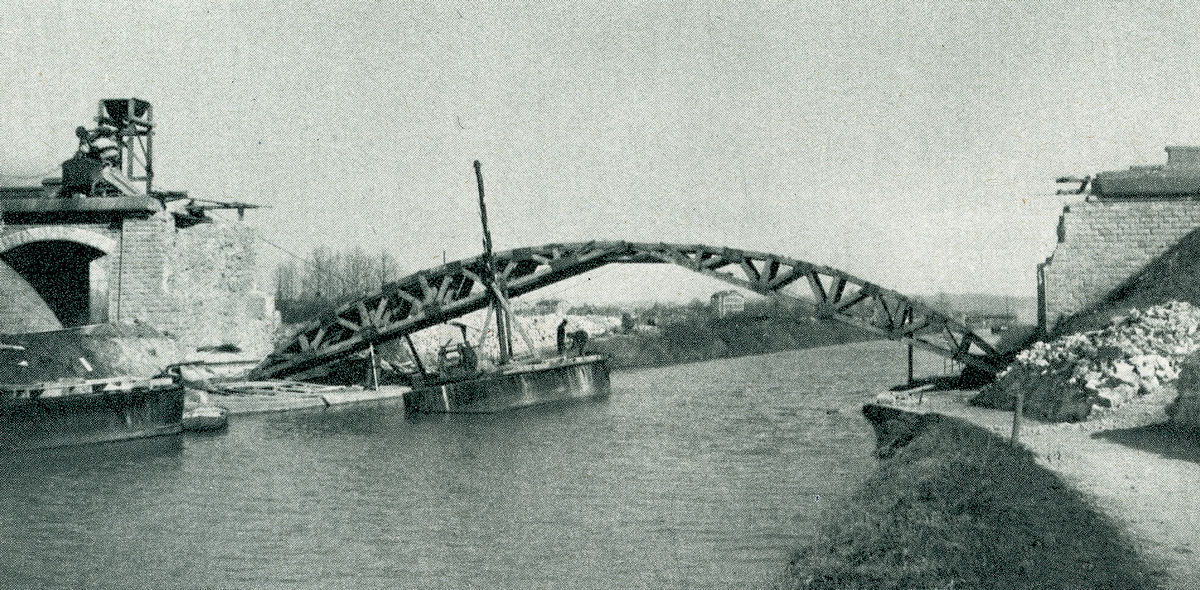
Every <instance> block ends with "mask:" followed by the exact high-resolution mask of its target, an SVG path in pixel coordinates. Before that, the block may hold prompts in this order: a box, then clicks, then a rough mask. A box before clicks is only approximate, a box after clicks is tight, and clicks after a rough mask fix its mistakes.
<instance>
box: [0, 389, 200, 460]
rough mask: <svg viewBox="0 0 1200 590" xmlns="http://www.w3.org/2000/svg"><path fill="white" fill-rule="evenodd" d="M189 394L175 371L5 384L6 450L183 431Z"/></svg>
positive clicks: (1, 413) (1, 433)
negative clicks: (170, 373)
mask: <svg viewBox="0 0 1200 590" xmlns="http://www.w3.org/2000/svg"><path fill="white" fill-rule="evenodd" d="M183 397H184V392H183V386H182V385H181V384H180V383H179V382H178V380H176V379H173V378H171V377H153V378H144V379H135V378H128V377H115V378H107V379H90V380H76V381H69V382H50V383H31V384H21V385H13V384H7V385H0V452H4V451H24V450H31V449H41V448H51V447H63V446H71V445H82V444H91V443H103V442H113V441H120V440H130V439H136V438H147V437H153V436H164V435H171V434H179V433H180V432H181V431H182V426H181V419H182V416H183Z"/></svg>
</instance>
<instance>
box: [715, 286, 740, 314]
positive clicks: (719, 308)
mask: <svg viewBox="0 0 1200 590" xmlns="http://www.w3.org/2000/svg"><path fill="white" fill-rule="evenodd" d="M709 303H710V304H711V305H712V307H713V311H715V312H716V314H717V317H719V318H723V317H725V316H727V315H729V314H731V313H741V312H743V311H745V310H746V298H745V297H743V296H742V294H741V293H738V292H737V291H717V292H716V293H713V294H712V297H710V298H709Z"/></svg>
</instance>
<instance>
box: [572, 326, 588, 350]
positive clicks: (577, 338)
mask: <svg viewBox="0 0 1200 590" xmlns="http://www.w3.org/2000/svg"><path fill="white" fill-rule="evenodd" d="M587 341H588V333H587V332H586V331H584V330H575V331H574V332H571V347H572V348H574V349H575V355H576V356H583V347H585V346H587Z"/></svg>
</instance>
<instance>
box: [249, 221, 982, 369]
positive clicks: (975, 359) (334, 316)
mask: <svg viewBox="0 0 1200 590" xmlns="http://www.w3.org/2000/svg"><path fill="white" fill-rule="evenodd" d="M493 260H494V268H495V269H496V285H497V288H498V289H499V290H501V291H502V292H503V293H504V295H505V296H506V297H509V298H512V297H517V296H520V295H524V294H526V293H529V292H532V291H535V290H537V289H540V288H542V287H545V286H547V285H551V284H553V283H557V282H559V281H562V280H565V279H568V278H571V277H574V276H577V275H580V274H583V273H585V272H588V271H590V270H594V269H596V268H599V267H601V266H605V265H607V264H616V263H633V264H638V263H649V264H675V265H678V266H681V267H683V268H687V269H689V270H692V271H695V272H698V273H700V274H704V275H707V276H710V277H713V278H715V279H718V280H721V281H724V282H726V283H730V284H733V285H736V286H739V287H742V288H745V289H748V290H750V291H753V292H755V293H759V294H762V295H768V296H783V297H788V298H792V299H797V300H800V301H803V302H806V303H808V304H809V305H811V306H812V309H813V314H814V315H816V316H818V317H821V318H826V319H835V320H838V321H841V322H844V323H847V324H849V325H853V326H855V327H858V328H860V329H862V330H865V331H867V332H871V333H874V334H877V335H879V336H882V337H885V338H889V339H892V340H898V341H904V342H909V343H911V344H913V345H915V346H918V347H920V348H923V349H926V350H929V351H931V352H934V353H936V354H940V355H943V356H947V357H950V358H952V359H954V360H956V361H958V362H961V363H964V364H968V365H972V366H975V367H978V368H980V369H983V370H985V371H989V372H995V371H998V370H1000V369H1001V368H1002V366H1000V361H999V360H998V359H999V355H998V354H997V352H996V350H995V349H993V348H992V347H991V346H990V345H989V344H988V343H987V342H985V341H984V340H983V339H982V338H980V337H979V336H978V335H976V334H975V333H973V332H972V331H971V330H969V329H968V328H967V327H966V326H964V325H962V324H961V323H959V322H957V321H955V320H954V319H953V318H951V317H949V316H947V315H945V314H942V313H940V312H938V311H936V310H933V309H931V308H929V307H927V306H925V305H924V304H922V303H920V302H918V301H915V300H912V299H909V298H908V297H905V296H904V295H901V294H900V293H897V292H895V291H890V290H887V289H884V288H882V287H879V286H878V285H875V284H873V283H870V282H867V281H863V280H861V279H858V278H857V277H854V276H852V275H850V274H847V273H844V272H842V271H840V270H837V269H834V268H830V267H827V266H820V265H815V264H811V263H808V262H804V261H801V260H795V259H792V258H787V257H783V256H777V255H774V254H767V253H763V252H752V251H747V250H736V249H732V248H714V247H711V246H704V245H679V244H648V243H630V242H587V243H575V244H547V245H545V246H539V247H534V248H517V249H514V250H509V251H505V252H499V253H495V254H493ZM484 272H485V263H484V260H483V257H482V256H480V257H477V258H472V259H467V260H462V261H458V262H452V263H448V264H444V265H442V266H439V267H436V268H431V269H428V270H423V271H420V272H417V273H413V274H412V275H409V276H407V277H405V278H403V279H400V280H399V281H396V282H394V283H390V284H388V285H385V286H384V288H383V289H382V290H381V291H380V292H379V293H376V294H373V295H369V296H367V297H364V298H362V299H359V300H357V301H353V302H350V303H346V304H343V305H341V306H340V307H338V308H336V309H333V310H330V311H329V312H328V313H326V314H325V315H324V316H323V317H321V318H319V319H317V320H314V321H312V322H310V323H308V324H306V325H304V326H303V327H301V329H300V330H299V331H298V332H297V333H296V335H295V336H293V337H292V338H291V339H289V340H288V341H286V342H284V343H283V344H282V345H280V346H279V347H278V348H276V350H275V352H273V353H272V354H271V355H270V356H268V357H267V358H266V359H265V360H264V361H263V362H262V363H261V364H260V365H259V366H258V367H257V368H256V369H255V371H254V373H253V375H252V378H271V377H283V376H289V377H292V378H296V379H306V378H312V377H316V376H319V375H321V374H323V373H324V372H326V370H327V367H328V365H330V364H331V363H333V362H336V361H338V360H340V359H342V358H345V357H346V356H349V355H352V354H355V353H357V352H360V351H362V350H364V349H366V348H367V347H368V346H370V345H372V344H375V343H379V342H383V341H386V340H391V339H394V338H400V337H403V336H406V335H408V334H411V333H413V332H416V331H418V330H422V329H424V328H428V327H430V326H433V325H436V324H440V323H443V322H446V321H449V320H451V319H454V318H456V317H460V316H463V315H466V314H468V313H471V312H473V311H476V310H479V309H483V308H484V307H486V306H487V305H488V304H489V302H490V298H489V296H488V294H487V293H486V292H485V290H484V286H483V280H482V277H483V276H484Z"/></svg>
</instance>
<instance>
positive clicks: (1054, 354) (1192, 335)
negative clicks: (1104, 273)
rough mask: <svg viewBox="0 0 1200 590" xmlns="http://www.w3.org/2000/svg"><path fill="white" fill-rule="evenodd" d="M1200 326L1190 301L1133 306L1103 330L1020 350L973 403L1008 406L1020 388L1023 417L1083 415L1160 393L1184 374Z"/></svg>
mask: <svg viewBox="0 0 1200 590" xmlns="http://www.w3.org/2000/svg"><path fill="white" fill-rule="evenodd" d="M1198 326H1200V308H1196V307H1193V306H1192V305H1191V304H1189V303H1186V302H1179V301H1174V302H1171V303H1167V304H1164V305H1157V306H1153V307H1150V308H1147V309H1146V310H1145V311H1138V310H1137V309H1131V310H1130V311H1129V313H1128V314H1127V315H1125V316H1121V317H1116V318H1113V319H1112V321H1111V322H1110V323H1109V325H1108V326H1105V327H1104V328H1102V329H1099V330H1093V331H1089V332H1082V333H1078V334H1070V335H1067V336H1062V337H1060V338H1057V339H1055V340H1053V341H1051V342H1037V343H1035V344H1034V345H1033V346H1031V347H1030V348H1028V349H1026V350H1023V351H1021V353H1020V354H1018V355H1017V358H1016V360H1015V361H1014V362H1013V364H1012V365H1010V366H1009V367H1008V369H1006V370H1005V371H1004V372H1003V373H1001V374H1000V375H998V376H997V378H996V381H995V382H994V383H992V384H991V385H989V386H987V387H985V388H984V389H983V390H981V391H980V392H979V394H978V395H976V396H975V397H974V398H973V399H972V400H971V403H973V404H975V405H979V406H984V407H989V408H997V409H1004V410H1011V409H1012V408H1013V405H1014V403H1015V400H1016V396H1017V393H1018V392H1021V391H1023V392H1024V394H1025V401H1024V412H1023V413H1024V414H1025V415H1026V416H1030V417H1033V418H1038V419H1041V420H1046V421H1051V422H1078V421H1081V420H1086V419H1087V418H1088V417H1089V415H1092V414H1093V412H1094V411H1096V410H1098V409H1103V408H1120V407H1123V406H1126V405H1128V404H1130V403H1131V402H1134V401H1137V400H1140V399H1142V398H1145V397H1149V396H1153V397H1156V398H1157V397H1159V396H1158V395H1155V394H1160V393H1162V391H1163V388H1164V386H1166V385H1168V384H1170V383H1172V382H1174V381H1175V380H1176V379H1177V378H1178V377H1179V367H1180V364H1181V363H1182V361H1183V360H1184V359H1186V358H1187V357H1188V355H1190V354H1191V353H1193V352H1195V351H1196V350H1198V349H1200V335H1198V334H1197V333H1196V331H1197V327H1198Z"/></svg>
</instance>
